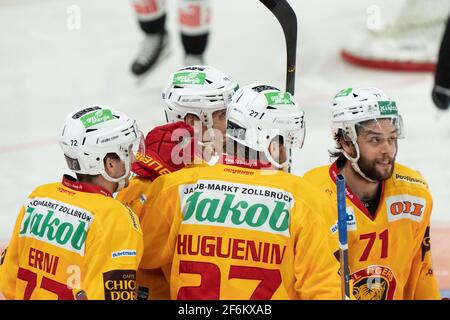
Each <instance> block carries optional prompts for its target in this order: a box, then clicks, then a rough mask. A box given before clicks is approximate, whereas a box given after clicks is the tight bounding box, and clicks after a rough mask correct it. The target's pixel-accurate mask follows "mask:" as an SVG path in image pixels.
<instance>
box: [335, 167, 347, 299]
mask: <svg viewBox="0 0 450 320" xmlns="http://www.w3.org/2000/svg"><path fill="white" fill-rule="evenodd" d="M336 189H337V207H338V233H339V262H340V263H341V291H342V300H350V284H349V283H350V274H349V269H348V241H347V210H346V205H345V177H344V176H343V175H341V174H338V176H337V177H336Z"/></svg>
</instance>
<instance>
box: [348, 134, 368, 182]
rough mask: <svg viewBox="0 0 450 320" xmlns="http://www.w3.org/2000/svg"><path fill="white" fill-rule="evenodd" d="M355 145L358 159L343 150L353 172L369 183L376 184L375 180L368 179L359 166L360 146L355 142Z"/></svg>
mask: <svg viewBox="0 0 450 320" xmlns="http://www.w3.org/2000/svg"><path fill="white" fill-rule="evenodd" d="M353 145H354V146H355V149H356V157H355V158H352V157H351V156H350V155H349V154H348V153H347V152H345V151H344V150H342V154H343V155H344V156H345V157H346V158H347V160H348V161H350V164H351V166H352V168H353V170H355V171H356V172H357V173H358V174H359V175H360V176H361V177H362V178H363V179H364V180H366V181H369V182H376V181H375V180H372V179H370V178H368V177H367V176H366V175H365V174H364V173H363V172H362V171H361V168H360V167H359V165H358V160H359V157H360V153H359V146H358V144H357V143H355V142H353Z"/></svg>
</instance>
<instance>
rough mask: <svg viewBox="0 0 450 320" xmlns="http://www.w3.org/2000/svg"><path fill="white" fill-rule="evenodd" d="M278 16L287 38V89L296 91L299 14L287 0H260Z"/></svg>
mask: <svg viewBox="0 0 450 320" xmlns="http://www.w3.org/2000/svg"><path fill="white" fill-rule="evenodd" d="M259 1H260V2H262V4H264V5H265V6H266V7H267V8H268V9H269V10H270V11H271V12H272V13H273V14H274V16H275V17H276V18H277V20H278V22H279V23H280V25H281V28H282V29H283V33H284V38H285V40H286V91H287V92H289V93H290V94H292V95H294V93H295V66H296V60H297V16H296V14H295V12H294V10H293V9H292V7H291V6H290V5H289V3H288V2H287V1H286V0H259Z"/></svg>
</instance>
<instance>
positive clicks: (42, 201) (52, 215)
mask: <svg viewBox="0 0 450 320" xmlns="http://www.w3.org/2000/svg"><path fill="white" fill-rule="evenodd" d="M93 220H94V216H93V215H92V213H90V212H87V211H86V210H85V209H83V208H78V207H75V206H72V205H69V204H67V203H63V202H59V201H56V200H53V199H49V198H33V199H29V200H28V203H27V204H26V205H25V214H24V216H23V219H22V224H21V226H20V231H19V237H28V238H34V239H38V240H40V241H44V242H46V243H49V244H52V245H55V246H57V247H60V248H64V249H66V250H69V251H72V252H76V253H78V254H79V255H81V256H84V249H85V242H86V237H87V231H88V229H89V227H90V225H91V223H92V221H93Z"/></svg>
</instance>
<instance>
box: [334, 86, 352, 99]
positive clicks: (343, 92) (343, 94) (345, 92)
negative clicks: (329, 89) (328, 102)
mask: <svg viewBox="0 0 450 320" xmlns="http://www.w3.org/2000/svg"><path fill="white" fill-rule="evenodd" d="M352 91H353V88H347V89H343V90H341V91H339V92H338V94H337V95H336V96H335V98H339V97H346V96H348V95H349V94H350V93H352Z"/></svg>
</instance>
